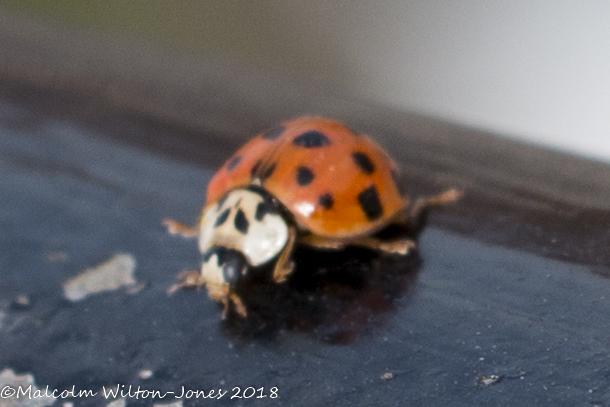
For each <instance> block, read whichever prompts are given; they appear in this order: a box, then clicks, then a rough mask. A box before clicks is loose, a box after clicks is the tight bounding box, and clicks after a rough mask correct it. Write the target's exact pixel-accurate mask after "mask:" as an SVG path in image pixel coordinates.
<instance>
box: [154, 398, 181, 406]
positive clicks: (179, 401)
mask: <svg viewBox="0 0 610 407" xmlns="http://www.w3.org/2000/svg"><path fill="white" fill-rule="evenodd" d="M153 407H182V400H178V401H174V402H173V403H165V404H163V403H155V404H153Z"/></svg>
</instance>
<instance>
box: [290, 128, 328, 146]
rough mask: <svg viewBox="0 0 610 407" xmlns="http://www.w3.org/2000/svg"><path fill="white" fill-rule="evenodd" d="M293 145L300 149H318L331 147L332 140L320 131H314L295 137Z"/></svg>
mask: <svg viewBox="0 0 610 407" xmlns="http://www.w3.org/2000/svg"><path fill="white" fill-rule="evenodd" d="M292 143H293V144H294V145H295V146H299V147H305V148H317V147H323V146H327V145H329V144H330V139H329V138H328V137H326V136H325V135H324V134H322V133H320V132H319V131H315V130H312V131H308V132H306V133H303V134H301V135H300V136H297V137H295V139H294V140H292Z"/></svg>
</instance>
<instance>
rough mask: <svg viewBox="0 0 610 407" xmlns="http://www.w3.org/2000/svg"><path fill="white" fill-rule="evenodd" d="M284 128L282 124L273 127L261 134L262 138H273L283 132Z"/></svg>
mask: <svg viewBox="0 0 610 407" xmlns="http://www.w3.org/2000/svg"><path fill="white" fill-rule="evenodd" d="M285 129H286V128H285V127H284V126H278V127H274V128H272V129H271V130H269V131H267V132H266V133H265V134H263V138H264V139H266V140H275V139H276V138H278V137H279V136H281V134H282V133H283V132H284V130H285Z"/></svg>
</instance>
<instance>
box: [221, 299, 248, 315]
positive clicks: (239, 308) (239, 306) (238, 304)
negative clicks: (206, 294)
mask: <svg viewBox="0 0 610 407" xmlns="http://www.w3.org/2000/svg"><path fill="white" fill-rule="evenodd" d="M229 299H230V300H231V301H232V302H233V305H234V306H235V312H237V313H238V314H239V316H240V317H242V318H245V317H247V316H248V312H247V311H246V306H245V305H244V303H243V302H242V300H241V298H239V296H238V295H237V294H235V293H231V294H229ZM228 302H229V301H228V299H227V304H228ZM227 304H225V310H224V311H223V313H222V318H223V319H224V318H225V316H226V313H227Z"/></svg>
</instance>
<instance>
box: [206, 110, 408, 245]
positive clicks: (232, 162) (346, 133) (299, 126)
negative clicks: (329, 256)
mask: <svg viewBox="0 0 610 407" xmlns="http://www.w3.org/2000/svg"><path fill="white" fill-rule="evenodd" d="M394 170H395V165H394V163H393V161H392V160H391V158H390V157H389V156H388V155H387V153H386V152H385V151H384V150H383V149H382V148H381V147H379V146H378V145H377V144H376V143H375V142H373V141H372V140H371V139H370V138H368V137H367V136H365V135H361V134H356V133H354V132H353V131H351V130H350V129H349V128H347V127H346V126H345V125H343V124H342V123H339V122H337V121H334V120H329V119H323V118H319V117H303V118H298V119H295V120H291V121H288V122H285V123H282V124H280V125H279V126H278V127H275V128H273V129H271V130H269V131H267V132H265V133H261V134H259V135H257V136H256V137H255V138H254V139H252V140H251V141H249V142H248V143H247V144H245V145H244V146H243V147H242V148H241V149H240V150H239V151H237V153H235V155H233V157H231V158H230V159H229V160H228V161H227V162H226V163H225V165H224V166H223V167H222V168H221V169H220V170H219V171H218V172H217V173H216V175H215V176H214V177H213V178H212V180H211V182H210V184H209V185H208V190H207V201H206V207H207V206H209V205H212V204H214V203H215V202H217V201H218V200H220V199H221V198H222V197H223V196H224V195H226V194H227V193H228V192H229V191H231V190H233V189H235V188H239V187H246V186H248V185H251V184H259V185H261V186H262V187H263V188H264V189H265V190H266V191H267V192H269V193H270V194H271V195H273V196H274V197H275V198H277V199H278V200H279V201H280V202H281V203H282V204H283V205H284V206H285V207H286V208H287V209H288V210H289V211H290V212H291V213H292V214H293V215H294V217H295V220H296V222H297V224H298V226H299V227H300V228H301V229H305V230H309V231H310V232H311V233H313V234H315V235H319V236H323V237H327V238H337V239H344V238H350V237H356V236H363V235H368V234H370V233H374V232H376V231H378V230H379V229H381V228H383V227H384V226H385V225H387V224H388V223H389V222H390V221H391V220H392V219H393V218H394V217H395V216H396V215H397V214H398V213H399V212H400V211H401V210H403V209H404V208H405V205H406V204H407V202H406V199H405V198H403V197H402V196H401V194H400V192H399V190H398V188H397V186H396V182H395V181H394V176H393V172H394Z"/></svg>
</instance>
